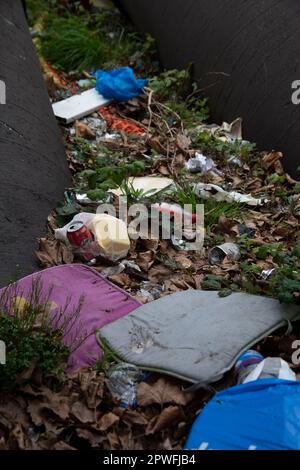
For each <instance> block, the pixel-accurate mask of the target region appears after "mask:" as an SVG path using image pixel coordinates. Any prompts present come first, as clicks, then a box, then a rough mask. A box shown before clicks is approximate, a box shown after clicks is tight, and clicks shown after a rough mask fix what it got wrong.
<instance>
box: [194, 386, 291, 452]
mask: <svg viewBox="0 0 300 470" xmlns="http://www.w3.org/2000/svg"><path fill="white" fill-rule="evenodd" d="M195 449H200V450H300V382H294V381H289V380H280V379H262V380H258V381H256V382H249V383H247V384H243V385H238V386H237V387H233V388H229V389H228V390H225V391H223V392H220V393H217V394H216V395H215V396H214V398H213V399H212V400H211V401H210V402H209V403H208V405H207V406H206V407H205V408H204V410H203V411H202V412H201V414H200V415H199V416H198V418H197V419H196V421H195V423H194V424H193V427H192V430H191V433H190V435H189V438H188V440H187V443H186V445H185V450H195Z"/></svg>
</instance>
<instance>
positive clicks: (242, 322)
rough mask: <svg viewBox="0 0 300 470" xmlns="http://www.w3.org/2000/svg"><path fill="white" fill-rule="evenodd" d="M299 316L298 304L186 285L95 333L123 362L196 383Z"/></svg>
mask: <svg viewBox="0 0 300 470" xmlns="http://www.w3.org/2000/svg"><path fill="white" fill-rule="evenodd" d="M299 318H300V309H299V306H297V305H286V304H282V303H279V302H278V301H277V300H275V299H271V298H268V297H263V296H256V295H251V294H245V293H235V292H234V293H232V294H231V295H230V296H228V297H223V298H220V297H219V296H218V293H217V292H207V291H196V290H191V289H190V290H186V291H184V292H178V293H175V294H171V295H168V296H165V297H161V298H160V299H158V300H154V301H153V302H150V303H147V304H144V305H143V306H141V307H140V308H138V309H137V310H135V311H134V312H133V313H132V314H129V315H127V316H126V317H124V318H121V319H120V320H118V321H117V322H115V323H113V324H110V325H107V326H105V327H104V328H102V329H100V330H99V331H98V333H97V337H98V340H99V341H100V344H101V341H104V342H105V345H106V346H107V347H109V348H110V349H111V350H113V351H115V353H116V354H117V356H118V357H119V358H120V359H122V360H123V361H125V362H129V363H130V364H135V365H137V366H139V367H141V368H142V369H143V370H152V371H157V372H162V371H163V372H164V373H165V374H169V375H173V376H175V377H177V378H179V379H182V380H186V381H188V382H192V383H194V384H197V386H199V387H201V384H208V383H211V382H215V381H217V380H219V379H221V378H222V377H223V375H224V374H225V372H227V371H228V370H230V369H231V367H232V366H233V365H234V364H235V363H236V361H237V359H238V358H239V356H240V355H241V354H242V353H243V352H244V351H247V350H248V349H249V347H251V346H252V345H254V344H256V343H257V342H258V341H260V340H261V339H263V338H264V337H266V336H268V335H270V334H271V333H272V331H275V330H276V329H278V328H280V327H281V326H286V325H287V324H288V323H289V322H290V321H296V320H297V319H299ZM172 325H176V328H173V327H172ZM141 344H142V345H143V346H142V347H140V348H139V350H137V349H138V345H141ZM170 352H172V354H170Z"/></svg>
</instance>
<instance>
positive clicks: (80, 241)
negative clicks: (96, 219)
mask: <svg viewBox="0 0 300 470" xmlns="http://www.w3.org/2000/svg"><path fill="white" fill-rule="evenodd" d="M67 237H68V240H69V242H70V244H71V245H72V246H73V247H74V248H75V249H77V250H78V251H79V253H80V254H81V256H82V257H83V258H84V259H85V260H87V261H90V260H91V259H92V258H94V256H93V254H92V250H91V243H92V242H93V241H94V236H93V234H92V232H91V231H90V230H89V229H88V228H87V227H86V225H84V223H83V222H80V221H76V222H73V223H72V224H71V225H70V226H69V227H68V230H67Z"/></svg>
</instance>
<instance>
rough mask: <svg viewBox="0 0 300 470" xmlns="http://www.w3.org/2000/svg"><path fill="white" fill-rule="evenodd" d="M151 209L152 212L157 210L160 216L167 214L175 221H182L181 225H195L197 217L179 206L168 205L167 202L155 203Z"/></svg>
mask: <svg viewBox="0 0 300 470" xmlns="http://www.w3.org/2000/svg"><path fill="white" fill-rule="evenodd" d="M152 208H153V209H154V210H157V211H158V212H160V213H162V214H169V215H171V216H173V217H174V219H175V220H178V219H179V220H182V223H184V222H185V223H186V224H189V223H195V222H196V218H197V215H196V214H191V213H190V212H188V211H187V210H185V209H183V208H182V207H181V206H179V205H178V204H169V203H167V202H161V203H159V202H157V203H156V204H153V205H152Z"/></svg>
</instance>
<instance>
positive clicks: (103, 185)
mask: <svg viewBox="0 0 300 470" xmlns="http://www.w3.org/2000/svg"><path fill="white" fill-rule="evenodd" d="M144 170H145V165H144V163H143V162H139V161H137V162H134V163H119V164H118V165H110V166H102V165H101V163H100V162H98V166H96V168H95V169H88V170H84V171H82V172H81V173H79V174H78V175H77V176H78V177H79V178H80V179H83V180H84V181H86V183H87V186H88V188H89V190H90V191H89V192H88V196H89V197H91V198H93V197H94V195H95V193H92V192H91V190H93V191H94V190H102V191H108V190H109V189H113V188H117V187H119V186H120V185H121V184H122V183H123V181H124V180H126V179H128V177H129V176H139V175H140V174H141V173H143V172H144ZM97 197H98V196H97Z"/></svg>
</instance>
